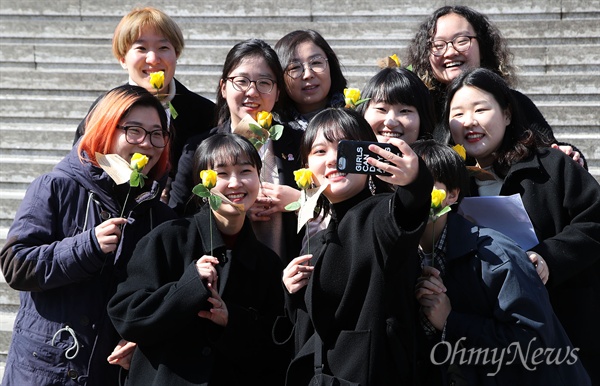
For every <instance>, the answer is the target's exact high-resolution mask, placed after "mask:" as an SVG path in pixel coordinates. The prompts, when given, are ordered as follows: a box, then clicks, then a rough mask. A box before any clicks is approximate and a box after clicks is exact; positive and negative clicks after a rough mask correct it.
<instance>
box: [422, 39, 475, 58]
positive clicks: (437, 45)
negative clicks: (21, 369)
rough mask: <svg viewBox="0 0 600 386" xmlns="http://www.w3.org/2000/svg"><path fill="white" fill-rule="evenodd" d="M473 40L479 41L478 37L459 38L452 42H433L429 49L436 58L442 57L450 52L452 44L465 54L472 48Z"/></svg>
mask: <svg viewBox="0 0 600 386" xmlns="http://www.w3.org/2000/svg"><path fill="white" fill-rule="evenodd" d="M472 39H477V36H457V37H455V38H454V39H452V40H450V41H446V40H433V41H432V42H431V43H430V44H431V46H430V47H429V49H430V50H431V53H432V54H433V55H434V56H442V55H444V54H445V53H446V51H447V50H448V44H452V47H454V49H455V50H456V51H458V52H465V51H468V50H469V48H471V40H472Z"/></svg>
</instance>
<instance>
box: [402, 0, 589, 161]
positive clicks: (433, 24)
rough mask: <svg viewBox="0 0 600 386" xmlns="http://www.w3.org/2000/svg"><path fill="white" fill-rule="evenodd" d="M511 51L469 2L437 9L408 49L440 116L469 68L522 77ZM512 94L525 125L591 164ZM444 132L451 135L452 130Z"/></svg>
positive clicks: (525, 100) (526, 100) (519, 96)
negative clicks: (450, 87) (449, 89)
mask: <svg viewBox="0 0 600 386" xmlns="http://www.w3.org/2000/svg"><path fill="white" fill-rule="evenodd" d="M512 56H513V55H512V53H511V52H510V50H509V49H508V46H507V42H506V40H505V39H504V37H503V36H502V35H501V33H500V31H499V30H498V28H497V27H496V26H495V25H494V24H492V23H491V22H490V21H489V19H488V18H487V16H485V15H484V14H481V13H479V12H477V11H475V10H474V9H472V8H469V7H466V6H444V7H441V8H438V9H437V10H435V11H434V12H433V13H432V14H431V15H430V16H429V17H428V18H427V19H426V20H425V21H424V22H423V23H422V24H421V25H420V26H419V29H418V31H417V33H416V35H415V36H414V38H413V40H412V42H411V44H410V46H409V48H408V57H409V62H410V63H411V64H412V66H413V71H414V72H415V73H416V74H417V75H418V76H419V77H420V78H421V79H422V80H423V82H424V83H425V85H427V87H428V88H429V89H430V90H431V93H432V95H433V98H434V102H435V108H436V117H437V118H438V121H439V119H440V118H441V115H442V113H443V103H444V98H445V95H446V87H447V86H448V85H449V84H450V83H451V82H452V80H454V79H455V78H457V77H458V75H460V74H461V73H462V72H463V71H465V70H466V69H469V68H474V67H483V68H487V69H489V70H492V71H493V72H495V73H496V74H498V75H500V76H501V77H502V78H503V79H504V80H505V81H506V82H507V83H508V84H509V85H511V86H513V87H514V85H515V84H516V80H517V79H516V74H515V71H516V68H515V66H514V65H513V63H512ZM513 94H514V97H515V99H516V100H517V103H518V105H519V106H521V109H522V110H523V115H524V118H525V122H524V123H525V126H526V127H529V128H531V129H533V130H535V131H538V132H540V133H541V134H542V135H543V136H544V137H546V138H548V142H550V143H553V145H552V147H555V148H558V147H560V150H562V151H563V152H564V153H566V154H568V155H570V156H571V158H573V159H574V160H575V161H577V162H579V163H580V164H581V165H582V166H585V167H586V168H587V164H586V162H585V158H584V157H583V155H582V154H581V153H580V152H579V151H578V150H577V149H576V148H574V147H573V146H572V145H570V144H567V143H561V142H558V141H557V140H556V138H555V137H554V133H553V132H552V127H551V126H550V125H549V124H548V122H547V121H546V119H545V118H544V116H543V115H542V113H541V112H540V111H539V109H538V108H537V107H536V106H535V104H534V103H533V102H532V101H531V99H529V97H527V96H526V95H524V94H522V93H521V92H519V91H517V90H514V89H513ZM440 136H441V137H444V138H446V139H448V140H449V139H450V133H440ZM436 138H438V136H437V135H436ZM559 145H560V146H559Z"/></svg>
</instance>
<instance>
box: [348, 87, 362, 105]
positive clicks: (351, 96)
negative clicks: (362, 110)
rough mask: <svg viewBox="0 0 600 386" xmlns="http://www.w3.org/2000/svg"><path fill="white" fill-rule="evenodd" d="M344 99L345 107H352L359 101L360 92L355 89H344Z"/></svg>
mask: <svg viewBox="0 0 600 386" xmlns="http://www.w3.org/2000/svg"><path fill="white" fill-rule="evenodd" d="M344 99H345V100H346V105H351V106H354V105H355V104H356V102H358V101H359V100H360V90H359V89H357V88H345V89H344Z"/></svg>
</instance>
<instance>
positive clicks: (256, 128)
mask: <svg viewBox="0 0 600 386" xmlns="http://www.w3.org/2000/svg"><path fill="white" fill-rule="evenodd" d="M248 127H249V128H250V130H251V131H252V132H253V133H254V134H256V135H257V136H258V137H259V138H260V139H262V140H264V139H265V132H264V130H263V128H262V127H260V126H258V125H255V124H254V123H251V124H249V125H248Z"/></svg>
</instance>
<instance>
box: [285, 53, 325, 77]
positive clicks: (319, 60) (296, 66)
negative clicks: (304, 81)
mask: <svg viewBox="0 0 600 386" xmlns="http://www.w3.org/2000/svg"><path fill="white" fill-rule="evenodd" d="M307 67H308V68H309V69H310V70H311V71H312V72H314V73H317V74H320V73H322V72H323V71H325V69H326V68H327V58H324V57H322V56H317V57H314V58H312V59H311V60H309V61H308V62H304V63H300V62H291V63H290V64H289V65H288V67H287V70H286V71H285V72H286V74H287V75H288V76H289V77H290V78H292V79H298V78H300V77H301V76H302V75H303V74H304V71H306V70H307Z"/></svg>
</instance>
